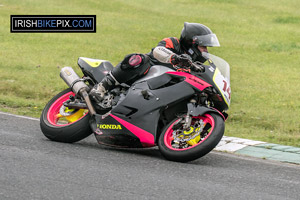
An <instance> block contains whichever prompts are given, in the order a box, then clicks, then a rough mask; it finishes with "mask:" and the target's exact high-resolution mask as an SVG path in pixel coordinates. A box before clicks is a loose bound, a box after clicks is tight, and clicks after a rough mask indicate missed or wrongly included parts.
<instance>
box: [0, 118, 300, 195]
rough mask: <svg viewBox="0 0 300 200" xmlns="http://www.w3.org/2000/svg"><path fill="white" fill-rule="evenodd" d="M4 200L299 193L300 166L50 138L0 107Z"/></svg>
mask: <svg viewBox="0 0 300 200" xmlns="http://www.w3.org/2000/svg"><path fill="white" fill-rule="evenodd" d="M0 137H1V139H0V152H1V153H0V156H1V159H0V199H1V200H4V199H22V200H23V199H55V200H59V199H230V200H232V199H255V200H257V199H264V200H266V199H272V200H275V199H280V200H282V199H298V200H299V199H300V166H299V165H292V164H287V163H280V162H275V161H267V160H263V159H255V158H250V157H242V156H237V155H233V154H228V153H221V152H215V151H213V152H211V153H209V154H208V155H206V156H205V157H203V158H200V159H198V160H196V161H193V162H190V163H176V162H170V161H167V160H165V159H164V158H163V157H162V156H161V155H160V153H159V151H158V149H157V148H150V149H114V148H110V147H105V146H100V145H98V144H97V143H96V139H95V138H94V137H93V136H90V137H88V138H87V139H85V140H83V141H81V142H79V143H74V144H63V143H57V142H51V141H49V140H48V139H46V138H45V137H44V136H43V134H42V133H41V131H40V128H39V121H38V120H35V119H26V118H21V117H16V116H10V115H7V114H4V113H0Z"/></svg>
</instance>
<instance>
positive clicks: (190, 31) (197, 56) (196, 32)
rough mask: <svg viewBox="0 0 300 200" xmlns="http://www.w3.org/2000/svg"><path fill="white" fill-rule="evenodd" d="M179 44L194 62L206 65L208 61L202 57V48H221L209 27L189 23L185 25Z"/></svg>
mask: <svg viewBox="0 0 300 200" xmlns="http://www.w3.org/2000/svg"><path fill="white" fill-rule="evenodd" d="M179 42H180V45H181V47H182V48H183V50H184V51H185V52H186V53H188V54H189V55H190V56H191V57H192V59H193V61H200V62H201V63H204V62H205V61H206V59H205V58H204V57H203V56H202V52H201V51H200V47H219V46H220V43H219V40H218V38H217V36H216V35H215V34H214V33H213V32H212V31H211V30H210V29H209V28H208V27H207V26H205V25H203V24H198V23H188V22H185V23H184V27H183V29H182V31H181V36H180V40H179Z"/></svg>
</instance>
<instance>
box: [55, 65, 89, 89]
mask: <svg viewBox="0 0 300 200" xmlns="http://www.w3.org/2000/svg"><path fill="white" fill-rule="evenodd" d="M60 77H61V78H62V79H63V80H64V81H65V82H66V84H67V85H68V86H69V87H70V88H71V89H72V91H73V92H74V93H75V94H77V93H78V92H79V91H80V90H81V89H83V88H85V89H86V90H88V89H89V87H88V86H87V85H86V84H85V83H84V82H83V81H82V80H81V79H80V77H79V76H78V75H77V74H76V72H75V71H74V70H73V69H72V67H64V68H62V69H61V71H60Z"/></svg>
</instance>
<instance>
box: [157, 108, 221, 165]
mask: <svg viewBox="0 0 300 200" xmlns="http://www.w3.org/2000/svg"><path fill="white" fill-rule="evenodd" d="M181 119H182V118H176V119H174V120H173V121H172V122H170V123H169V124H168V125H167V126H166V127H165V129H164V130H163V132H162V133H161V135H160V137H159V140H158V146H159V149H160V151H161V153H162V155H163V156H164V157H165V158H166V159H168V160H172V161H177V162H188V161H192V160H195V159H197V158H200V157H202V156H204V155H206V154H207V153H209V152H210V151H211V150H213V149H214V148H215V147H216V146H217V144H218V143H219V142H220V140H221V139H222V137H223V134H224V130H225V124H224V120H223V119H222V117H221V116H220V115H218V114H215V113H207V114H204V115H203V116H197V117H193V119H192V123H191V126H190V127H189V128H188V130H183V129H182V127H179V126H178V125H177V124H178V123H179V122H180V120H181ZM174 125H176V126H174ZM173 126H174V127H176V128H174V129H175V130H173Z"/></svg>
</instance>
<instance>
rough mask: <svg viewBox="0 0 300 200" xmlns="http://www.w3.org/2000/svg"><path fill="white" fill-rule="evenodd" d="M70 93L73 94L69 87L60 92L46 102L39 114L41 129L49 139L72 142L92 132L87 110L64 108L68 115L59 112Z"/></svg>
mask: <svg viewBox="0 0 300 200" xmlns="http://www.w3.org/2000/svg"><path fill="white" fill-rule="evenodd" d="M70 95H74V93H73V92H72V91H71V89H70V88H68V89H66V90H64V91H62V92H60V93H59V94H57V95H56V96H55V97H53V98H52V99H51V100H50V101H49V102H48V104H47V105H46V106H45V108H44V110H43V112H42V114H41V118H40V127H41V130H42V132H43V134H44V135H45V136H46V137H47V138H48V139H50V140H53V141H57V142H65V143H73V142H77V141H80V140H82V139H84V138H86V137H87V136H89V135H90V134H92V132H93V131H92V130H91V128H90V125H89V119H90V115H89V114H88V112H87V110H82V109H81V110H72V109H68V108H65V109H66V110H67V112H71V114H70V115H69V116H68V117H64V116H62V115H61V114H60V113H61V109H62V108H61V107H62V106H63V103H64V102H65V101H67V100H68V99H69V96H70ZM64 112H65V111H64ZM65 118H67V119H65ZM61 121H64V122H61Z"/></svg>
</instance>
